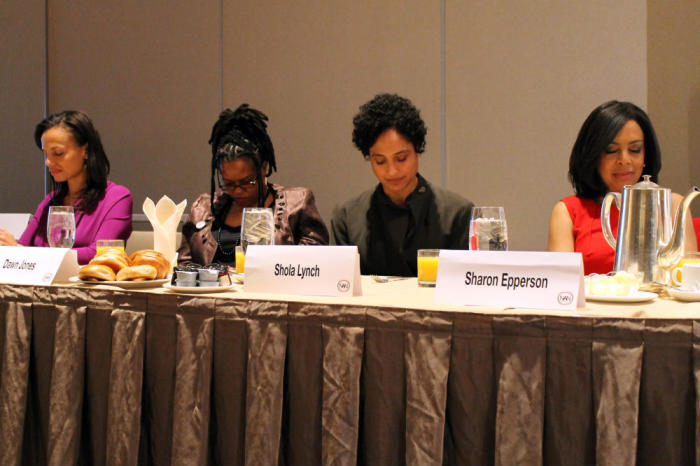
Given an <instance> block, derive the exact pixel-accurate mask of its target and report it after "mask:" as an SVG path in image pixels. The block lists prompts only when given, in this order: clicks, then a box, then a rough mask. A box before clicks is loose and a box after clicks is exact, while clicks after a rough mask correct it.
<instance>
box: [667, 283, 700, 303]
mask: <svg viewBox="0 0 700 466" xmlns="http://www.w3.org/2000/svg"><path fill="white" fill-rule="evenodd" d="M667 289H668V294H670V295H671V296H673V297H674V298H676V299H677V300H679V301H688V302H692V301H700V290H684V289H683V288H676V287H672V286H669V287H668V288H667Z"/></svg>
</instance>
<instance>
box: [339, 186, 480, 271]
mask: <svg viewBox="0 0 700 466" xmlns="http://www.w3.org/2000/svg"><path fill="white" fill-rule="evenodd" d="M472 205H473V204H472V203H471V202H470V201H469V200H467V199H464V198H463V197H461V196H459V195H457V194H455V193H452V192H450V191H447V190H444V189H441V188H438V187H435V186H432V185H431V184H430V183H429V182H428V181H426V180H425V178H423V177H422V176H420V175H418V184H417V185H416V188H415V189H414V190H413V192H412V193H411V194H410V195H409V196H408V198H406V205H405V207H400V206H397V205H396V204H394V203H393V202H391V200H390V199H389V198H388V197H387V195H386V194H385V193H384V190H383V189H382V185H381V184H378V185H377V187H376V188H375V189H372V190H368V191H365V192H364V193H362V194H360V195H359V196H357V197H355V198H353V199H350V200H349V201H347V202H345V203H343V204H342V205H339V206H337V207H336V208H335V210H334V211H333V218H332V220H331V229H332V231H333V243H334V244H354V245H357V247H358V250H359V252H360V267H361V271H362V273H363V274H365V275H371V274H377V275H398V276H415V275H416V272H417V269H418V267H417V263H416V255H417V252H418V249H467V247H468V238H467V236H468V231H469V217H470V215H471V208H472Z"/></svg>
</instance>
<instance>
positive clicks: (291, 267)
mask: <svg viewBox="0 0 700 466" xmlns="http://www.w3.org/2000/svg"><path fill="white" fill-rule="evenodd" d="M243 289H244V290H245V291H250V292H254V293H282V294H293V295H307V296H308V295H312V296H360V295H362V282H361V280H360V255H359V254H358V252H357V246H254V245H249V246H248V248H247V250H246V254H245V283H244V285H243Z"/></svg>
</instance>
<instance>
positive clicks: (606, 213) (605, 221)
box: [600, 192, 620, 250]
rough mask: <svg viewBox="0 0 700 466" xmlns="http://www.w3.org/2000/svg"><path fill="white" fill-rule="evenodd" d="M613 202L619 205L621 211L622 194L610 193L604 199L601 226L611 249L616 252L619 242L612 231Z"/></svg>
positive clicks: (601, 207)
mask: <svg viewBox="0 0 700 466" xmlns="http://www.w3.org/2000/svg"><path fill="white" fill-rule="evenodd" d="M613 200H614V201H615V204H617V208H618V209H620V193H616V192H609V193H608V194H606V195H605V197H604V198H603V205H601V206H600V224H601V227H602V228H603V236H604V237H605V240H606V241H607V242H608V244H609V245H610V247H611V248H613V250H615V249H616V248H617V240H616V239H615V237H614V236H613V233H612V230H611V229H610V205H611V204H612V202H613Z"/></svg>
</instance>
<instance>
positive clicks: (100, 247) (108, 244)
mask: <svg viewBox="0 0 700 466" xmlns="http://www.w3.org/2000/svg"><path fill="white" fill-rule="evenodd" d="M108 249H120V250H122V251H123V250H124V240H123V239H98V240H97V244H96V245H95V255H96V256H101V255H102V254H103V253H104V252H105V251H106V250H108Z"/></svg>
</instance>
